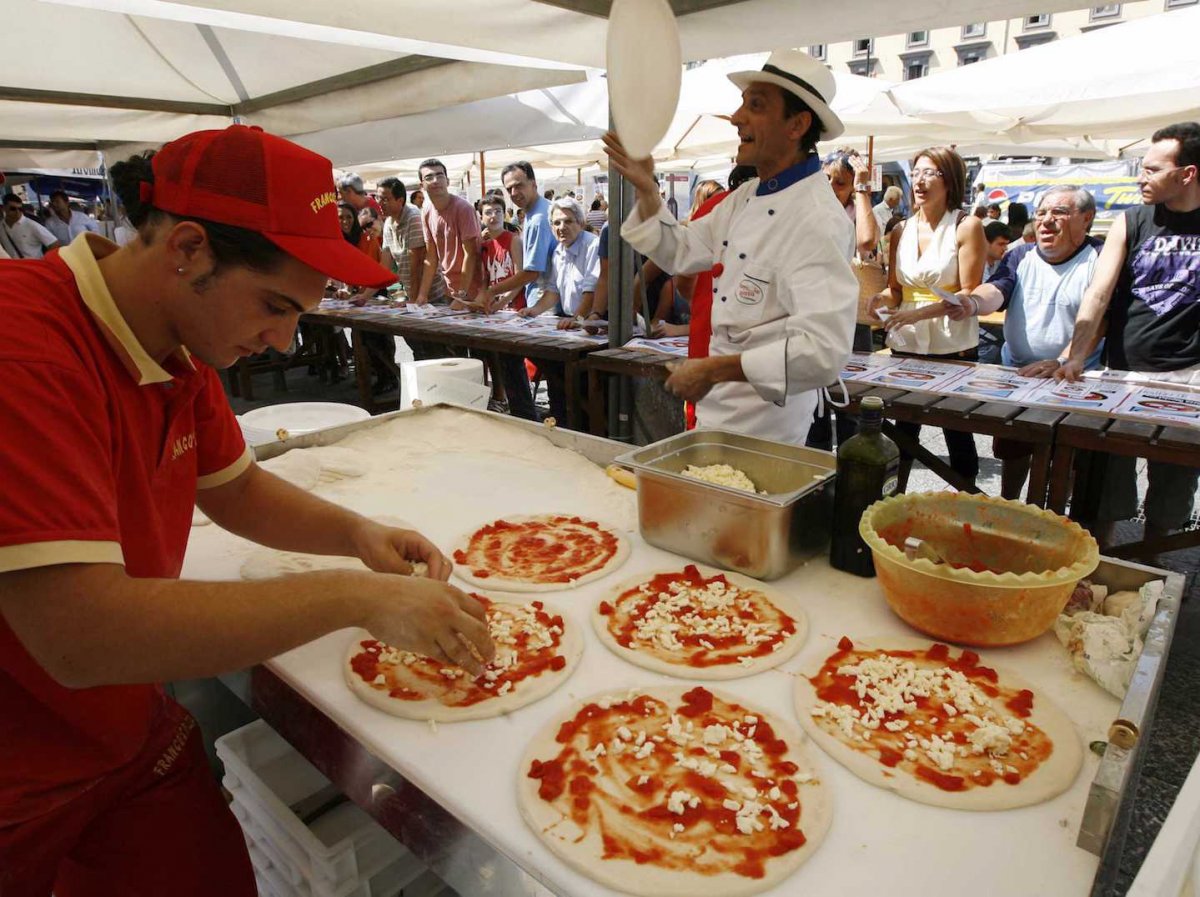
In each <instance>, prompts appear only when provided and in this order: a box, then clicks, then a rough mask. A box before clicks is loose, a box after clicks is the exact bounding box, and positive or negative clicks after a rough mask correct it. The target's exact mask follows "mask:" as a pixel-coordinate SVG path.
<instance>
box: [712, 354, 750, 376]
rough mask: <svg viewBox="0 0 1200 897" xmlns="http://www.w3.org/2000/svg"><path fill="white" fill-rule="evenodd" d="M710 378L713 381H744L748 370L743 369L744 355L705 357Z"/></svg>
mask: <svg viewBox="0 0 1200 897" xmlns="http://www.w3.org/2000/svg"><path fill="white" fill-rule="evenodd" d="M704 362H705V365H706V367H707V368H708V376H709V379H710V380H712V382H713V383H734V382H736V383H744V382H745V381H746V372H745V371H744V370H742V356H741V354H740V353H739V354H737V355H710V356H708V358H706V359H704Z"/></svg>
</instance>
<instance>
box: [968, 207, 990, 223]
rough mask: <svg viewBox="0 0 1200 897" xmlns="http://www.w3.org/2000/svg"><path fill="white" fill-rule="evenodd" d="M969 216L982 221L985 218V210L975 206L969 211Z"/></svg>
mask: <svg viewBox="0 0 1200 897" xmlns="http://www.w3.org/2000/svg"><path fill="white" fill-rule="evenodd" d="M971 214H972V215H974V216H975V217H976V218H978V219H979V220H980V221H982V220H984V219H985V218H987V209H986V208H984V207H983V206H975V208H973V209H971Z"/></svg>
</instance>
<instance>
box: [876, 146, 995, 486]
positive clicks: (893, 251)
mask: <svg viewBox="0 0 1200 897" xmlns="http://www.w3.org/2000/svg"><path fill="white" fill-rule="evenodd" d="M966 182H967V166H966V164H965V163H964V162H963V160H962V157H961V156H959V155H958V153H956V152H955V151H954V150H953V149H951V148H950V147H946V146H937V147H930V148H929V149H926V150H922V151H921V152H919V153H918V154H917V156H916V158H915V159H914V160H913V164H912V206H913V210H914V211H913V215H912V216H911V217H910V218H908V219H907V220H906V221H904V222H903V223H901V224H900V225H898V226H897V227H896V229H895V230H894V231H893V233H892V239H891V244H890V260H889V264H888V272H889V273H888V289H886V290H884V291H883V292H881V293H880V294H879V295H877V296H876V297H875V300H874V301H873V302H872V310H873V311H875V312H876V313H877V315H878V317H880V318H881V319H883V320H884V327H885V328H886V329H887V343H888V346H889V347H891V349H892V354H893V355H900V356H908V357H914V356H915V357H920V358H927V359H930V360H933V361H937V360H946V361H951V360H959V361H975V360H976V359H977V358H978V357H979V319H978V317H976V316H975V315H971V316H970V317H968V318H965V319H964V320H961V321H954V320H951V319H950V318H948V317H947V316H946V312H947V310H948V309H949V308H950V307H951V306H950V304H949V303H947V302H945V301H944V300H942V299H940V298H939V297H938V295H937V293H935V292H934V290H935V289H936V290H941V291H944V292H947V293H956V292H958V291H959V290H972V289H974V288H975V287H977V286H979V284H980V283H981V282H982V279H983V266H984V263H985V261H986V258H987V241H986V240H985V239H984V235H983V222H981V221H980V220H979V219H978V218H975V217H973V216H971V215H967V214H966V213H965V212H960V211H959V209H960V208H961V206H962V204H963V198H964V195H965V193H966V186H967V184H966ZM881 311H882V312H884V313H883V314H879V312H881ZM889 312H890V313H889ZM897 426H898V428H899V429H901V430H903V431H905V432H907V433H909V434H910V435H911V436H913V438H916V437H917V436H918V435H919V434H920V431H921V427H920V425H919V424H905V423H901V424H897ZM944 432H945V435H946V448H947V450H948V451H949V453H950V466H951V467H952V468H953V469H954V470H955V471H957V472H958V473H959V474H960V475H962V476H963V477H964V478H965V479H966V480H967V481H968V482H970V483H974V482H975V478H976V477H977V476H978V474H979V455H978V454H977V452H976V450H975V440H974V437H972V435H971V434H970V433H962V432H959V431H955V430H945V431H944ZM911 466H912V459H911V458H908V457H906V458H905V463H904V464H903V465H902V468H901V488H903V486H904V485H905V483H906V481H907V478H908V477H907V474H908V470H909V468H911Z"/></svg>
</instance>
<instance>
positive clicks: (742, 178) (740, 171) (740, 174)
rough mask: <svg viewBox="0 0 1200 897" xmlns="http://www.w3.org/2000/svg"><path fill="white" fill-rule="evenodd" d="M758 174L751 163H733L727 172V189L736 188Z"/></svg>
mask: <svg viewBox="0 0 1200 897" xmlns="http://www.w3.org/2000/svg"><path fill="white" fill-rule="evenodd" d="M757 174H758V170H757V169H756V168H755V167H754V166H753V165H735V166H733V168H732V169H731V170H730V172H729V189H730V190H736V189H737V188H738V187H740V186H742V184H744V183H746V181H748V180H750V178H752V177H754V176H755V175H757Z"/></svg>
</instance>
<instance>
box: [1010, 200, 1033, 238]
mask: <svg viewBox="0 0 1200 897" xmlns="http://www.w3.org/2000/svg"><path fill="white" fill-rule="evenodd" d="M1028 223H1029V209H1027V208H1025V203H1023V202H1016V201H1015V200H1014V201H1013V202H1010V203H1009V204H1008V232H1009V233H1010V234H1018V235H1019V234H1020V233H1021V229H1022V228H1023V227H1025V225H1026V224H1028ZM1014 239H1016V238H1015V237H1014Z"/></svg>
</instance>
